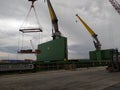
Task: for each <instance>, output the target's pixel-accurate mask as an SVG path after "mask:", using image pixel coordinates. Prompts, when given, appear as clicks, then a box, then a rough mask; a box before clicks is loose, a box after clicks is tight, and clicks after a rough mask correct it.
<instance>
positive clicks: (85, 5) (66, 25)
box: [0, 0, 120, 60]
mask: <svg viewBox="0 0 120 90" xmlns="http://www.w3.org/2000/svg"><path fill="white" fill-rule="evenodd" d="M117 1H118V2H120V1H119V0H117ZM51 3H52V6H53V8H54V10H55V13H56V15H57V17H58V24H59V31H60V32H61V33H62V35H63V36H65V37H67V39H68V57H69V59H81V58H89V51H93V50H95V47H94V44H93V39H92V37H91V35H90V34H89V33H88V32H87V30H86V29H85V28H84V26H83V25H82V24H81V22H79V20H78V19H77V17H76V16H75V15H76V14H78V15H79V16H80V17H81V18H82V19H83V20H84V21H85V22H86V23H87V24H88V25H89V26H90V27H91V28H92V30H93V31H94V32H95V33H96V34H98V39H99V41H100V42H101V44H102V49H109V48H118V50H119V51H120V47H119V45H120V38H119V35H120V31H119V29H120V24H119V23H120V16H119V14H118V13H117V12H116V11H115V9H114V8H113V7H112V5H111V4H110V2H109V0H51ZM30 6H31V3H30V2H28V0H2V1H1V2H0V60H2V59H36V56H35V55H21V54H17V51H18V50H19V49H20V48H22V47H24V48H25V47H27V48H31V47H32V45H31V43H30V40H32V44H33V47H34V48H37V45H38V44H40V43H44V42H47V41H50V40H52V37H51V35H52V25H51V20H50V16H49V12H48V7H47V3H46V2H44V0H38V1H36V2H35V9H36V12H37V15H38V19H39V25H38V24H37V23H36V18H35V15H34V13H33V12H31V13H30V15H29V17H28V19H27V20H26V21H25V18H26V16H27V13H28V11H29V9H30ZM76 20H77V21H78V22H77V23H76ZM30 25H33V27H38V26H39V27H40V28H42V30H43V32H41V33H31V34H24V36H23V34H22V33H21V32H19V29H21V28H23V27H27V26H30ZM22 43H23V44H22Z"/></svg>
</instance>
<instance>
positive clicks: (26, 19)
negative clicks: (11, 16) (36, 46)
mask: <svg viewBox="0 0 120 90" xmlns="http://www.w3.org/2000/svg"><path fill="white" fill-rule="evenodd" d="M31 10H32V7H30V9H29V11H28V14H27V16H26V18H25V20H24V21H23V23H22V25H21V27H20V28H22V27H23V25H24V24H25V21H28V17H29V15H30V12H31Z"/></svg>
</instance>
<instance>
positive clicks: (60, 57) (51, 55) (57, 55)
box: [37, 0, 68, 62]
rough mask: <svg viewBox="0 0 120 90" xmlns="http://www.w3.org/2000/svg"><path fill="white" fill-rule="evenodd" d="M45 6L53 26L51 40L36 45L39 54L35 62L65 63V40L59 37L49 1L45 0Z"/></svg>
mask: <svg viewBox="0 0 120 90" xmlns="http://www.w3.org/2000/svg"><path fill="white" fill-rule="evenodd" d="M47 5H48V10H49V14H50V18H51V23H52V26H53V29H52V37H53V40H51V41H48V42H46V43H43V44H39V45H38V49H39V50H41V53H40V54H38V55H37V61H43V62H49V61H66V60H68V51H67V50H68V49H67V38H66V37H63V36H61V32H60V31H59V29H58V19H57V16H56V14H55V11H54V9H53V7H52V4H51V2H50V0H47Z"/></svg>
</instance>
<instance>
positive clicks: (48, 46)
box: [37, 37, 68, 62]
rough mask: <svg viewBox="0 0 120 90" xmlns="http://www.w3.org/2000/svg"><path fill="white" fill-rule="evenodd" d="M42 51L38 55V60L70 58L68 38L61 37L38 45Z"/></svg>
mask: <svg viewBox="0 0 120 90" xmlns="http://www.w3.org/2000/svg"><path fill="white" fill-rule="evenodd" d="M38 49H39V50H41V53H40V54H38V55H37V61H43V62H51V61H64V60H68V49H67V38H66V37H61V38H58V39H55V40H52V41H48V42H46V43H43V44H39V45H38Z"/></svg>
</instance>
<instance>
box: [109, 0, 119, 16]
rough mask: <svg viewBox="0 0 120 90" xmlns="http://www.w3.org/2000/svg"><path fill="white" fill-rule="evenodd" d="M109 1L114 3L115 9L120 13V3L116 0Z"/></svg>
mask: <svg viewBox="0 0 120 90" xmlns="http://www.w3.org/2000/svg"><path fill="white" fill-rule="evenodd" d="M109 2H110V3H111V4H112V6H113V7H114V8H115V10H116V11H117V12H118V13H119V15H120V4H119V3H118V1H116V0H109Z"/></svg>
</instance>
